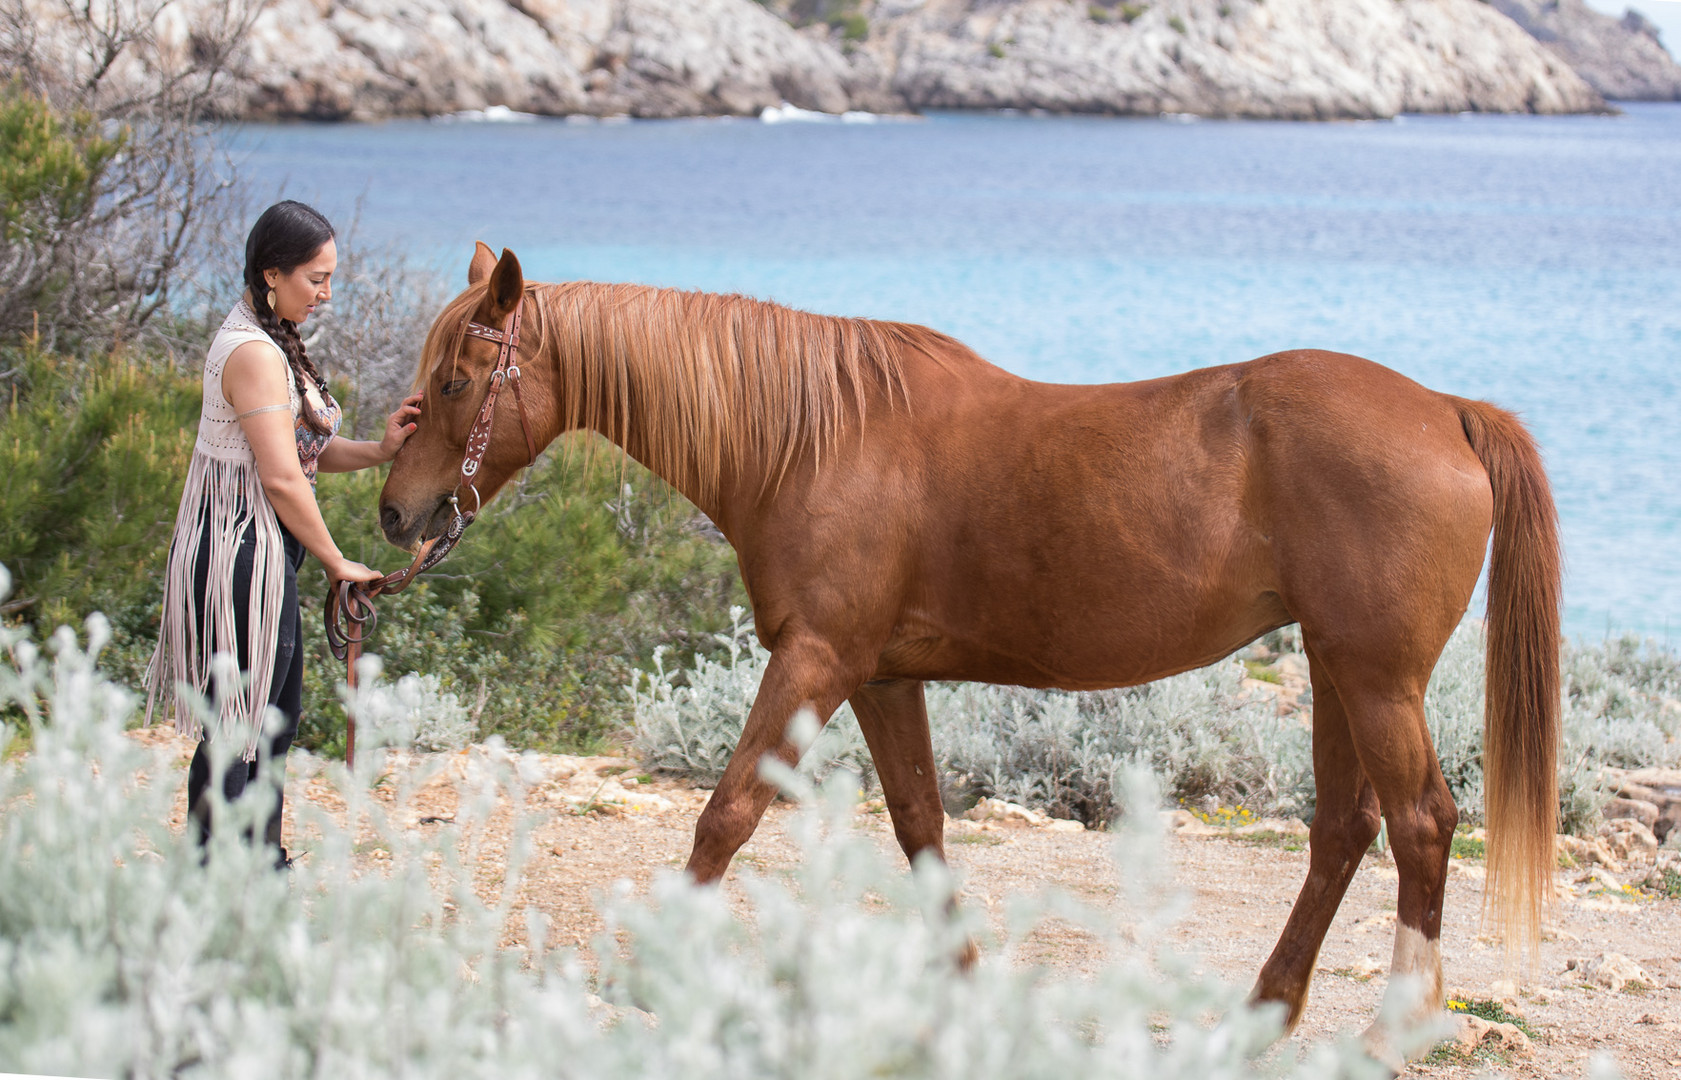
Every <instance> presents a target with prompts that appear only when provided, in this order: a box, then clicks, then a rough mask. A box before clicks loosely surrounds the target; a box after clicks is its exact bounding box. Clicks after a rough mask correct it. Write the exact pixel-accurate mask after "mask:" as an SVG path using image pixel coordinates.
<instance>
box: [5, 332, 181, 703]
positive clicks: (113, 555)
mask: <svg viewBox="0 0 1681 1080" xmlns="http://www.w3.org/2000/svg"><path fill="white" fill-rule="evenodd" d="M0 356H4V357H5V359H4V361H0V362H4V363H6V364H7V366H9V367H10V368H11V369H12V370H13V371H14V372H16V375H15V377H14V382H13V386H14V393H13V395H12V399H11V401H10V403H9V404H8V405H7V406H6V407H5V408H4V410H3V411H0V562H4V563H5V564H6V565H8V566H10V567H12V568H13V570H14V572H15V574H16V580H17V598H16V599H14V600H12V601H11V602H10V603H8V604H6V605H5V608H4V610H6V611H7V612H9V613H10V614H11V615H12V616H13V617H14V618H23V619H28V620H30V621H33V622H35V623H37V624H38V625H41V626H43V627H54V626H58V625H60V624H64V623H71V624H74V623H79V622H80V621H81V620H82V618H84V617H85V616H86V615H87V614H88V613H90V612H93V611H104V612H107V613H109V616H110V619H111V622H112V626H113V633H114V635H115V644H114V646H113V648H114V659H113V664H114V667H115V669H116V671H117V673H118V674H119V675H120V676H122V677H124V678H126V679H128V680H130V681H131V682H133V681H136V680H137V679H138V676H139V673H140V670H141V668H142V667H143V666H144V664H145V661H146V659H147V658H149V656H150V652H151V646H152V643H153V642H155V640H156V626H157V609H158V604H159V602H160V601H161V598H162V584H161V581H162V574H163V563H164V555H165V553H166V552H167V550H168V546H169V538H170V534H171V532H172V530H173V527H174V522H175V511H176V507H177V505H178V503H179V501H180V498H181V485H182V483H183V482H184V479H185V477H186V472H187V459H188V455H189V454H190V453H191V450H192V444H193V440H194V438H195V436H196V434H197V422H198V414H199V385H198V383H199V381H198V379H197V378H196V377H193V376H189V375H185V374H181V373H178V372H174V371H171V370H169V369H167V368H166V367H163V366H161V365H159V364H157V363H155V362H150V363H149V362H147V361H146V360H144V359H142V358H139V357H136V356H135V355H134V354H132V353H128V352H124V351H119V352H116V353H111V354H107V355H105V356H102V357H100V358H98V359H95V360H90V361H83V360H79V359H76V358H73V357H64V356H55V355H52V354H48V353H44V352H42V351H41V350H40V349H39V348H37V347H36V346H35V345H33V344H28V343H26V344H25V346H24V347H23V348H21V349H16V350H7V351H5V352H3V353H0Z"/></svg>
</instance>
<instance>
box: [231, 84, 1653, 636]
mask: <svg viewBox="0 0 1681 1080" xmlns="http://www.w3.org/2000/svg"><path fill="white" fill-rule="evenodd" d="M235 145H236V146H237V147H238V149H239V152H240V153H241V154H243V155H244V156H245V157H246V159H247V161H246V170H245V171H246V173H247V175H252V176H258V177H262V178H264V180H265V182H273V183H275V184H280V183H282V182H284V183H285V185H286V193H287V194H288V195H292V196H294V197H298V198H304V199H307V200H310V201H312V202H315V203H316V204H317V205H319V206H320V207H321V209H323V210H324V211H325V212H326V213H327V214H328V215H329V216H330V217H333V218H335V219H336V220H339V221H341V222H345V221H349V220H350V219H351V218H352V217H354V216H356V209H355V208H356V206H357V204H358V201H360V207H361V209H360V225H359V236H358V240H359V241H360V242H362V243H377V244H384V243H395V244H397V245H399V246H401V247H403V248H405V249H407V250H408V251H409V252H410V253H412V254H413V255H415V256H417V257H419V258H422V259H426V260H430V261H434V262H436V263H437V264H438V265H440V266H442V267H444V268H445V269H446V270H447V272H448V273H449V274H450V275H451V277H452V278H456V277H458V275H460V274H461V273H463V272H464V270H465V266H466V261H467V258H468V257H469V255H470V254H471V246H472V241H473V240H475V239H483V240H485V241H486V242H487V243H489V244H491V245H492V246H493V247H498V248H500V247H502V246H508V247H512V248H513V249H514V250H515V251H516V252H517V253H518V254H519V256H520V259H521V261H522V262H523V263H524V265H525V267H526V272H527V275H528V276H529V277H531V278H533V279H538V280H545V279H546V280H560V279H567V278H593V279H597V280H622V281H641V282H647V283H650V284H658V285H674V286H682V287H688V288H703V289H711V290H720V291H738V292H744V293H749V294H752V295H756V296H761V297H767V298H771V299H775V300H779V301H782V302H784V303H788V304H792V305H795V306H798V307H803V308H808V309H811V310H815V311H825V312H832V313H837V314H854V315H869V316H876V317H881V318H893V319H908V320H912V321H916V322H922V323H927V324H929V325H931V326H935V327H938V328H940V329H942V330H945V331H947V332H949V333H952V334H954V335H956V336H957V337H959V338H961V339H963V340H964V341H966V342H968V343H969V344H970V345H972V346H974V347H975V348H976V349H977V350H978V351H979V352H980V353H981V354H982V355H984V356H986V357H988V358H989V359H991V360H993V361H994V362H996V363H998V364H1000V365H1002V366H1004V367H1006V368H1008V369H1010V370H1012V371H1015V372H1018V373H1020V374H1022V375H1026V376H1029V377H1032V378H1037V379H1047V380H1056V381H1063V382H1103V381H1113V380H1126V379H1140V378H1148V377H1152V376H1156V375H1162V374H1167V373H1171V372H1175V371H1182V370H1185V369H1187V368H1192V367H1199V366H1204V365H1209V364H1221V363H1228V362H1231V361H1235V360H1243V359H1248V358H1250V357H1253V356H1258V355H1261V354H1263V353H1267V352H1272V351H1275V350H1279V349H1285V348H1297V347H1315V348H1326V349H1338V350H1344V351H1348V352H1354V353H1359V354H1361V355H1364V356H1367V357H1370V358H1372V359H1374V360H1377V361H1379V362H1381V363H1384V364H1387V365H1389V366H1390V367H1393V368H1396V369H1397V370H1399V371H1402V372H1404V373H1406V374H1407V375H1410V376H1412V377H1413V378H1416V379H1418V380H1420V381H1421V382H1424V383H1426V384H1428V385H1430V386H1432V387H1435V388H1437V389H1439V390H1445V391H1449V392H1452V393H1456V394H1462V395H1466V396H1471V397H1482V398H1488V399H1490V400H1493V401H1496V402H1498V403H1500V404H1502V405H1505V406H1507V407H1508V408H1512V409H1515V410H1517V411H1518V412H1520V413H1522V414H1523V416H1524V417H1525V418H1526V419H1527V420H1528V422H1529V423H1530V425H1531V426H1532V427H1533V429H1534V430H1535V432H1536V434H1537V435H1538V436H1539V437H1540V439H1541V442H1542V444H1543V447H1544V449H1545V452H1546V455H1547V462H1548V466H1549V469H1550V471H1551V474H1552V477H1553V483H1554V486H1555V490H1556V493H1557V497H1558V501H1559V507H1560V513H1561V516H1562V519H1563V522H1564V533H1565V540H1566V553H1567V559H1568V567H1567V578H1566V601H1567V607H1566V625H1567V629H1568V630H1569V631H1570V632H1571V633H1572V634H1575V635H1578V636H1588V637H1598V636H1600V635H1602V634H1604V633H1606V632H1607V631H1620V630H1633V631H1636V632H1640V633H1644V634H1649V635H1652V636H1656V637H1659V638H1663V639H1666V640H1669V641H1670V642H1672V643H1673V641H1674V640H1675V637H1676V635H1677V633H1678V632H1681V480H1678V479H1677V477H1678V475H1681V438H1678V435H1681V302H1678V301H1681V185H1678V183H1677V182H1678V181H1681V106H1673V105H1658V106H1632V107H1629V109H1628V111H1627V114H1626V115H1624V116H1621V117H1612V118H1607V117H1561V118H1536V117H1472V116H1467V117H1430V118H1419V117H1406V118H1403V119H1402V120H1400V121H1397V122H1394V123H1366V124H1313V125H1302V124H1268V123H1237V122H1232V123H1225V122H1221V123H1193V124H1177V123H1167V122H1162V121H1156V120H1116V119H1100V118H1067V117H1026V116H998V115H990V116H974V115H963V116H935V117H932V118H930V119H927V120H925V121H919V122H884V123H877V124H777V125H770V124H761V123H757V122H753V121H718V120H694V121H674V122H658V123H655V122H644V123H625V124H582V125H581V124H570V123H562V122H558V121H553V122H549V121H545V122H540V123H531V124H461V123H455V124H444V123H435V122H433V123H429V122H424V121H414V122H400V123H388V124H383V125H378V126H362V127H306V126H299V127H279V128H258V129H246V130H245V131H243V132H241V133H240V134H239V135H237V136H236V142H235Z"/></svg>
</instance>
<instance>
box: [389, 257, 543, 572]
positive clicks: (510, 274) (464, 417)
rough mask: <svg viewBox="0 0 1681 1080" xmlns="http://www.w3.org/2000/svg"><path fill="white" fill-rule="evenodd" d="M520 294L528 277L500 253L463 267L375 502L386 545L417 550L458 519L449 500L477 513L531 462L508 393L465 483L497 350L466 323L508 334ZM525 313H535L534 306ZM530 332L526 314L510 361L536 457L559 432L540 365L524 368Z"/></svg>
mask: <svg viewBox="0 0 1681 1080" xmlns="http://www.w3.org/2000/svg"><path fill="white" fill-rule="evenodd" d="M524 295H525V275H524V274H523V273H522V272H521V270H520V265H519V260H518V259H516V258H515V257H514V253H513V252H511V251H509V250H507V249H506V248H504V249H503V251H502V257H501V258H500V259H497V258H496V256H495V255H494V254H493V253H492V252H491V250H490V249H489V248H488V247H486V246H485V245H484V244H482V243H481V244H479V245H478V247H477V249H476V250H475V251H474V253H473V261H472V263H471V264H470V265H469V266H468V268H467V289H466V291H464V292H462V293H461V294H460V295H459V296H457V297H456V298H455V299H454V300H452V301H450V302H449V304H447V305H446V306H445V307H444V310H443V312H442V313H441V314H439V316H438V317H437V319H436V320H435V321H434V322H433V323H432V329H431V330H430V331H428V332H427V335H426V345H425V348H424V350H423V351H422V353H421V358H420V367H419V370H418V373H417V374H416V377H415V385H414V389H415V390H416V391H419V392H424V393H425V395H426V399H425V400H424V401H423V402H422V403H421V406H420V416H419V418H418V419H417V426H416V429H415V431H414V433H413V434H412V435H410V436H409V438H408V441H407V442H406V443H404V444H403V449H402V450H401V451H400V452H399V453H398V454H397V460H396V461H394V462H393V463H392V465H391V474H390V475H389V476H388V477H386V480H385V489H384V490H383V491H382V492H381V493H380V497H379V523H380V526H381V528H383V529H384V531H385V538H386V539H387V540H389V541H391V543H393V544H396V545H397V546H398V547H400V548H404V549H406V550H412V549H413V548H414V547H415V546H416V545H418V544H419V543H420V542H421V541H423V540H426V539H429V538H431V537H434V536H437V535H439V534H441V533H442V532H443V531H444V528H445V527H446V526H447V525H448V524H449V522H450V519H451V518H452V517H453V516H454V514H455V508H454V506H452V505H451V503H450V498H451V496H452V495H453V496H455V497H456V498H458V499H459V500H460V508H461V509H462V510H464V511H476V510H477V508H478V506H479V505H481V504H482V503H488V502H489V501H490V500H491V498H492V497H493V496H495V494H496V492H497V491H499V490H500V489H501V487H502V485H503V484H505V483H507V482H508V480H509V478H510V477H512V476H513V475H514V473H516V472H518V471H519V470H520V468H521V467H522V466H524V465H526V464H527V463H528V462H529V461H530V456H529V451H528V449H527V444H526V435H525V433H524V431H523V430H522V428H523V425H524V422H525V421H524V418H522V417H521V415H520V412H519V408H518V406H517V404H516V401H515V399H514V395H513V394H512V393H511V392H509V388H508V387H506V386H504V387H501V388H500V389H501V392H500V393H499V395H498V397H497V401H496V406H495V410H494V416H493V419H492V422H491V425H490V443H489V446H488V447H487V448H486V450H485V452H484V459H483V462H482V463H481V464H480V465H479V467H478V470H477V472H476V473H475V474H474V476H473V478H472V481H471V484H470V485H469V484H460V483H459V481H460V480H461V468H462V462H463V461H464V460H465V459H466V456H467V437H468V432H469V431H470V430H471V428H472V426H473V421H474V419H475V418H476V417H477V416H478V413H479V409H480V406H481V405H483V403H484V400H485V395H486V394H487V393H488V392H489V390H490V384H491V381H492V379H491V376H492V373H493V372H494V371H495V369H496V364H497V353H498V349H499V346H498V344H497V343H496V342H495V341H494V340H489V339H487V338H484V337H480V336H476V335H473V334H468V333H467V327H468V324H469V323H477V324H479V325H480V326H482V327H488V328H490V329H492V330H501V331H507V330H508V329H510V327H511V324H512V322H513V318H512V316H513V312H514V309H515V308H516V307H517V306H518V305H519V303H520V299H521V298H522V297H523V296H524ZM525 310H526V312H527V313H529V310H530V305H527V306H526V309H525ZM534 330H535V328H534V327H533V326H532V323H531V320H530V319H529V317H528V315H527V317H526V318H525V323H524V328H523V329H522V332H521V335H520V338H521V340H520V349H519V354H518V355H515V356H514V357H513V358H512V361H513V363H514V364H517V365H521V371H520V376H519V377H520V382H521V396H522V397H523V407H524V409H525V411H526V413H527V414H528V415H529V416H530V418H531V420H532V422H533V430H532V432H531V434H532V437H533V438H535V439H537V440H538V442H537V445H538V448H539V449H540V448H541V446H542V444H543V443H544V442H546V441H547V440H545V439H543V438H542V436H543V435H544V434H548V435H550V436H551V437H552V434H553V433H552V431H550V430H549V429H548V427H547V423H548V421H549V418H550V417H551V416H552V415H553V409H552V402H551V397H550V394H549V393H548V390H549V388H548V387H546V386H544V385H542V384H544V383H545V381H546V380H545V378H544V375H543V374H542V373H541V372H538V371H537V370H536V369H535V365H532V366H530V367H526V366H525V364H526V360H527V359H528V358H530V357H532V356H533V355H535V353H536V352H537V350H538V348H539V347H540V345H541V343H540V342H539V341H538V335H537V334H536V333H535V332H534ZM458 486H459V488H460V490H457V487H458ZM475 489H476V491H475Z"/></svg>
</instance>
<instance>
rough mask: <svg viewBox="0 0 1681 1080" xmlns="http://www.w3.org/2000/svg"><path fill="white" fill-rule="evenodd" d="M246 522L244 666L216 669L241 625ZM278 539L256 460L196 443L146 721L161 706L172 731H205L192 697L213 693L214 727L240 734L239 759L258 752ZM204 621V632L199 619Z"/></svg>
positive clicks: (279, 570)
mask: <svg viewBox="0 0 1681 1080" xmlns="http://www.w3.org/2000/svg"><path fill="white" fill-rule="evenodd" d="M206 522H208V523H209V541H210V552H209V561H210V573H209V575H208V577H207V579H206V582H205V594H204V606H203V611H202V617H201V618H195V607H196V606H197V603H198V598H197V597H195V596H194V594H193V569H194V567H195V566H196V565H197V563H198V559H199V551H200V543H201V540H202V538H204V535H205V525H206ZM247 529H255V530H257V537H256V558H255V560H254V561H253V564H252V567H251V593H250V598H249V600H250V603H249V605H248V607H247V611H248V612H249V613H250V620H249V621H250V624H251V625H250V626H248V627H246V634H245V638H246V645H247V647H248V649H249V652H248V659H249V661H250V667H249V669H248V670H247V671H245V672H241V673H240V677H239V678H237V679H232V678H225V677H221V676H223V675H224V673H225V672H227V671H230V670H236V669H237V667H238V665H237V662H236V661H235V658H236V657H237V656H238V655H239V653H238V639H239V633H240V627H239V625H238V623H237V621H236V619H235V617H234V560H235V558H236V557H237V556H238V554H239V547H240V542H241V541H242V540H243V539H244V537H245V533H246V530H247ZM285 561H286V551H285V544H284V542H283V541H282V539H281V533H280V521H279V519H278V518H276V517H275V515H274V507H272V506H271V505H269V501H268V497H267V496H266V495H265V494H264V493H263V488H262V483H261V481H260V480H259V479H258V478H257V464H256V461H255V460H253V459H235V460H229V459H227V458H223V457H219V456H211V455H209V454H206V453H205V452H204V450H203V449H202V448H199V449H195V450H194V451H193V457H192V463H191V465H190V466H189V467H188V469H187V486H186V489H185V490H184V491H182V493H181V507H180V510H179V511H178V512H177V513H176V517H175V537H174V540H173V542H172V543H171V544H170V549H169V567H168V570H167V571H166V572H165V575H164V586H163V622H162V625H160V626H159V628H158V647H157V651H156V652H154V653H153V654H152V661H151V663H150V664H149V665H148V666H147V669H146V682H147V684H148V691H147V697H146V722H147V723H151V722H152V714H153V711H154V709H156V708H157V707H158V706H159V705H162V706H163V710H164V715H165V716H172V717H173V719H174V721H175V730H177V731H179V732H181V733H182V734H183V735H189V736H195V737H200V738H203V737H205V731H204V724H203V722H202V721H201V718H200V709H199V708H198V705H197V701H196V700H195V695H205V694H208V695H209V696H210V703H211V708H212V709H213V710H214V712H215V725H216V729H215V733H214V734H215V735H216V737H218V738H236V737H237V738H239V739H241V740H242V741H243V742H244V744H245V749H244V752H243V755H242V757H243V760H245V761H252V760H255V758H256V756H257V745H258V742H259V741H260V740H261V737H262V733H263V719H264V713H265V711H266V709H267V706H268V696H269V688H270V687H271V686H272V685H273V683H274V664H275V655H276V652H277V651H278V647H279V636H280V616H281V611H280V607H281V604H282V603H284V601H285V587H286V572H285ZM201 625H202V627H203V630H202V633H201V631H200V626H201Z"/></svg>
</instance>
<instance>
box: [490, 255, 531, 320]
mask: <svg viewBox="0 0 1681 1080" xmlns="http://www.w3.org/2000/svg"><path fill="white" fill-rule="evenodd" d="M524 295H525V272H524V271H522V270H521V269H520V268H519V260H518V259H516V258H515V257H514V253H513V252H511V251H509V250H508V249H507V248H503V249H502V257H501V258H500V259H498V260H497V261H496V269H494V270H492V271H491V272H490V289H489V292H488V294H487V295H486V296H485V300H486V301H488V302H489V304H490V305H491V306H492V307H493V308H494V309H495V314H496V315H506V314H507V313H508V312H510V311H512V310H514V307H515V305H517V304H518V303H519V301H520V297H522V296H524Z"/></svg>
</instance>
